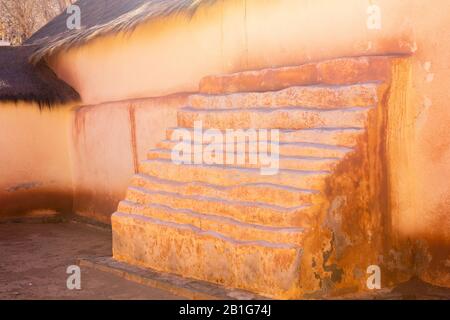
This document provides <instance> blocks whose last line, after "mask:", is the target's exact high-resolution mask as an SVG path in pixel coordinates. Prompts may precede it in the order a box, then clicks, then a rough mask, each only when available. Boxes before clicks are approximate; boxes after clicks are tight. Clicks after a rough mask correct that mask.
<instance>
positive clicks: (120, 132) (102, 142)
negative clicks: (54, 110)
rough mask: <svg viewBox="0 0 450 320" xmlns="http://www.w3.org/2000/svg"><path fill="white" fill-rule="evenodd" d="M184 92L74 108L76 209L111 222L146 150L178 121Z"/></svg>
mask: <svg viewBox="0 0 450 320" xmlns="http://www.w3.org/2000/svg"><path fill="white" fill-rule="evenodd" d="M185 99H186V96H185V95H178V96H172V97H165V98H157V99H143V100H129V101H122V102H117V103H105V104H101V105H95V106H86V107H81V108H79V109H78V110H76V111H75V112H74V115H73V127H72V139H71V140H72V145H71V154H72V160H73V161H72V163H73V167H72V170H73V186H74V213H76V214H79V215H81V216H85V217H88V218H93V219H96V220H98V221H101V222H104V223H108V224H109V223H111V221H110V217H111V214H112V213H114V212H115V211H116V209H117V205H118V203H119V201H121V200H123V199H124V197H125V192H126V190H127V187H128V186H129V184H130V179H131V177H132V176H133V174H134V173H135V172H136V169H137V165H138V163H139V161H142V160H144V159H145V158H146V156H147V151H148V150H150V149H151V148H155V147H156V143H157V142H159V141H161V140H164V139H165V130H166V129H167V128H170V127H172V126H176V111H177V110H178V109H179V108H180V107H182V106H183V105H185Z"/></svg>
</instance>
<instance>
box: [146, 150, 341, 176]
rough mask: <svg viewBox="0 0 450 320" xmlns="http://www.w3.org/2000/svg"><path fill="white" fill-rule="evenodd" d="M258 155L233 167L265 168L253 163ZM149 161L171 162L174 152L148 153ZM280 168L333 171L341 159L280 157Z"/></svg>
mask: <svg viewBox="0 0 450 320" xmlns="http://www.w3.org/2000/svg"><path fill="white" fill-rule="evenodd" d="M257 156H258V154H248V153H247V154H245V163H241V162H239V161H235V162H236V164H235V165H233V167H236V168H248V169H260V168H261V167H264V166H263V165H261V163H260V162H259V161H258V162H257V163H253V164H252V163H251V162H250V159H256V157H257ZM189 158H190V161H189V162H188V163H194V160H195V156H194V155H193V154H192V155H191V156H190V157H189ZM147 159H149V160H159V159H160V160H170V161H172V151H171V150H167V149H154V150H150V151H149V152H148V153H147ZM175 160H176V158H175ZM278 161H279V168H280V169H284V170H303V171H305V170H306V171H316V170H319V171H332V170H334V169H335V168H336V166H337V164H338V163H339V161H340V159H339V158H318V157H288V156H279V160H278Z"/></svg>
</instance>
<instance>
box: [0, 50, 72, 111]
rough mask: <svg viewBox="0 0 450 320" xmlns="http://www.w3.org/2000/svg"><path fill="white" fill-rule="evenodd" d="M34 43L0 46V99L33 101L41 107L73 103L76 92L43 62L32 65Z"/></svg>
mask: <svg viewBox="0 0 450 320" xmlns="http://www.w3.org/2000/svg"><path fill="white" fill-rule="evenodd" d="M35 49H36V48H35V47H33V46H22V47H0V101H7V102H18V101H25V102H33V103H37V104H39V106H40V107H51V106H53V105H58V104H64V103H68V102H75V101H79V100H80V96H79V94H78V93H77V92H76V91H75V90H74V89H73V88H72V87H70V86H69V85H68V84H67V83H65V82H63V81H62V80H60V79H59V78H58V77H57V76H56V75H55V73H54V72H53V71H52V70H51V69H50V68H49V67H48V66H47V64H46V63H45V62H39V63H37V64H36V65H32V64H31V63H30V62H29V58H30V54H31V53H32V52H34V50H35Z"/></svg>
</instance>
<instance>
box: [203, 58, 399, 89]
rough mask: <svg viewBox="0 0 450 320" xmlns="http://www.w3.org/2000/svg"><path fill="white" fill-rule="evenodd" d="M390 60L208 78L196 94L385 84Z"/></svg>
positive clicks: (344, 60)
mask: <svg viewBox="0 0 450 320" xmlns="http://www.w3.org/2000/svg"><path fill="white" fill-rule="evenodd" d="M391 59H392V57H375V56H370V57H369V56H368V57H349V58H340V59H333V60H328V61H322V62H317V63H307V64H303V65H299V66H288V67H279V68H269V69H262V70H252V71H243V72H237V73H232V74H223V75H212V76H207V77H205V78H203V79H202V80H201V81H200V92H201V93H206V94H223V93H234V92H255V91H258V92H265V91H275V90H280V89H284V88H288V87H292V86H302V85H316V84H322V85H349V84H356V83H367V82H374V81H388V80H389V78H390V74H391Z"/></svg>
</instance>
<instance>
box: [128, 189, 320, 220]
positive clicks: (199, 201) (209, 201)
mask: <svg viewBox="0 0 450 320" xmlns="http://www.w3.org/2000/svg"><path fill="white" fill-rule="evenodd" d="M126 200H128V201H132V202H136V203H139V204H143V205H145V204H159V205H164V206H168V207H171V208H174V209H188V210H193V211H196V212H198V213H202V214H208V215H214V216H219V217H228V218H232V219H234V220H238V221H241V222H245V223H251V224H257V225H261V226H270V227H292V226H297V227H299V226H309V223H310V218H311V217H312V216H313V214H312V213H313V210H314V208H313V206H312V205H311V204H303V205H301V206H297V207H291V208H287V207H281V206H275V205H268V204H265V203H261V202H244V201H232V200H228V199H224V198H210V197H205V196H185V195H181V194H177V193H173V192H164V191H150V190H146V189H144V188H138V187H130V188H128V191H127V197H126Z"/></svg>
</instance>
